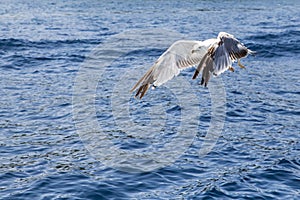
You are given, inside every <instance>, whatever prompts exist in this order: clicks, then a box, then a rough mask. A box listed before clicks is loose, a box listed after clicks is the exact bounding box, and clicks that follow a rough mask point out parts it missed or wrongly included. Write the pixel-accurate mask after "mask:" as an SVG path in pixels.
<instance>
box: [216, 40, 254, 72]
mask: <svg viewBox="0 0 300 200" xmlns="http://www.w3.org/2000/svg"><path fill="white" fill-rule="evenodd" d="M220 40H221V41H220V42H219V43H218V45H217V47H216V48H215V50H214V52H213V53H212V59H213V60H214V70H213V74H215V75H220V74H221V73H223V72H224V71H226V70H227V69H228V68H229V67H231V65H232V63H233V62H234V61H235V60H237V59H240V58H242V57H245V56H247V54H248V52H249V50H248V49H247V48H246V47H245V46H244V45H243V44H242V43H240V42H239V41H238V40H237V39H235V38H234V37H230V36H223V37H222V38H220Z"/></svg>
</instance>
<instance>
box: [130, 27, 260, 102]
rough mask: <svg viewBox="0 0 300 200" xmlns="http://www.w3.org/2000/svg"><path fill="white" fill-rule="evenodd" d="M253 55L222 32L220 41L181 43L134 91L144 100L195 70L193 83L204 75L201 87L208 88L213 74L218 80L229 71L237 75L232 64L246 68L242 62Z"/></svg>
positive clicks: (168, 50) (165, 56)
mask: <svg viewBox="0 0 300 200" xmlns="http://www.w3.org/2000/svg"><path fill="white" fill-rule="evenodd" d="M253 53H254V52H253V51H251V50H250V49H248V48H247V47H246V46H245V45H244V44H243V43H241V42H240V41H239V40H237V39H236V38H235V37H234V36H233V35H231V34H229V33H225V32H220V33H219V34H218V37H217V38H212V39H208V40H204V41H197V40H179V41H176V42H175V43H173V44H172V45H171V46H170V47H169V48H168V49H167V50H166V51H165V52H164V53H163V54H162V55H161V56H160V57H159V58H158V59H157V61H156V62H155V63H154V65H153V66H152V67H151V68H150V69H149V70H148V71H147V72H146V73H145V74H144V76H143V77H142V78H141V79H140V80H139V81H138V82H137V83H136V84H135V85H134V86H133V88H132V89H131V90H130V91H131V92H134V91H135V90H136V89H137V92H136V94H135V97H136V98H140V99H141V98H143V96H144V95H145V94H146V92H147V91H148V89H149V88H150V87H151V86H153V88H156V87H158V86H160V85H162V84H164V83H166V82H167V81H169V80H171V79H172V78H173V77H175V76H177V75H178V74H179V73H180V71H181V70H183V69H186V68H188V67H192V66H195V67H196V70H195V72H194V75H193V77H192V79H196V78H197V76H198V74H199V73H200V72H202V79H201V83H200V85H204V87H207V83H208V81H209V79H210V77H211V74H212V75H213V76H218V75H220V74H222V73H223V72H225V71H226V70H230V71H232V72H234V68H233V67H232V64H233V63H234V62H235V61H237V64H238V66H239V67H241V68H245V66H244V65H242V64H241V61H240V59H241V58H244V57H247V56H248V55H249V54H253Z"/></svg>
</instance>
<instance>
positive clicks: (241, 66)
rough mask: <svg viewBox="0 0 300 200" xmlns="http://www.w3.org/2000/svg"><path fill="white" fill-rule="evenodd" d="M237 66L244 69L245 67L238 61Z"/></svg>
mask: <svg viewBox="0 0 300 200" xmlns="http://www.w3.org/2000/svg"><path fill="white" fill-rule="evenodd" d="M238 65H239V66H240V68H242V69H246V67H245V66H244V65H243V64H242V63H241V61H240V59H238Z"/></svg>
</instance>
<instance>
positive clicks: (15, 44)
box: [0, 38, 101, 50]
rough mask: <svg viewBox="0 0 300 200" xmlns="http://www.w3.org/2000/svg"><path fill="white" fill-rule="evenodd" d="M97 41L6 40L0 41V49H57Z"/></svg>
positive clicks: (99, 41)
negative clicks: (61, 46)
mask: <svg viewBox="0 0 300 200" xmlns="http://www.w3.org/2000/svg"><path fill="white" fill-rule="evenodd" d="M100 43H101V40H99V39H73V40H39V41H31V40H26V39H15V38H7V39H0V48H1V49H5V50H10V49H15V48H21V49H22V48H45V47H47V48H49V47H59V46H60V45H73V44H91V45H95V44H100Z"/></svg>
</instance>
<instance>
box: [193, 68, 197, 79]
mask: <svg viewBox="0 0 300 200" xmlns="http://www.w3.org/2000/svg"><path fill="white" fill-rule="evenodd" d="M198 74H199V71H198V70H196V71H195V73H194V76H193V78H192V79H196V78H197V76H198Z"/></svg>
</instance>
